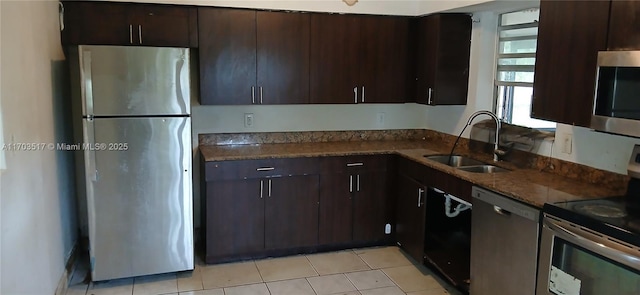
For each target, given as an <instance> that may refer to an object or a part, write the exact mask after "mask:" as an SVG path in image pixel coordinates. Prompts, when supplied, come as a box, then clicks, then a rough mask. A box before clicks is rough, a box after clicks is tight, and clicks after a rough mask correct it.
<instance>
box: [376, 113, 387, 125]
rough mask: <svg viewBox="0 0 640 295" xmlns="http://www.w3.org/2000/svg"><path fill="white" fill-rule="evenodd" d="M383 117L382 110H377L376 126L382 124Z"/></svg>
mask: <svg viewBox="0 0 640 295" xmlns="http://www.w3.org/2000/svg"><path fill="white" fill-rule="evenodd" d="M384 117H385V113H384V112H379V113H377V114H376V124H377V125H378V126H384Z"/></svg>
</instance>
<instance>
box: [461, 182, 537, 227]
mask: <svg viewBox="0 0 640 295" xmlns="http://www.w3.org/2000/svg"><path fill="white" fill-rule="evenodd" d="M471 195H472V197H473V199H474V201H483V202H485V203H488V204H490V205H492V206H493V211H494V212H495V213H497V214H500V215H503V216H511V215H517V216H520V217H523V218H526V219H529V220H531V221H533V222H536V223H537V222H538V221H539V220H540V210H538V209H537V208H534V207H531V206H528V205H525V204H523V203H520V202H518V201H516V200H514V199H512V198H509V197H507V196H503V195H501V194H498V193H495V192H492V191H490V190H487V189H485V188H481V187H477V186H474V187H473V188H472V189H471Z"/></svg>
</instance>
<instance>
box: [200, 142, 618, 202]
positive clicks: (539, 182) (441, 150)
mask: <svg viewBox="0 0 640 295" xmlns="http://www.w3.org/2000/svg"><path fill="white" fill-rule="evenodd" d="M200 152H201V153H202V156H203V159H204V161H207V162H211V161H228V160H250V159H269V158H297V157H322V156H346V155H375V154H395V155H399V156H401V157H404V158H407V159H410V160H413V161H415V162H418V163H421V164H423V165H425V166H428V167H431V168H434V169H438V170H440V171H443V172H445V173H447V174H450V175H454V176H456V177H458V178H461V179H464V180H466V181H469V182H471V183H473V184H474V185H478V186H481V187H484V188H487V189H490V190H493V191H495V192H498V193H501V194H503V195H505V196H508V197H511V198H514V199H517V200H520V201H522V202H525V203H527V204H530V205H532V206H535V207H538V208H540V207H542V205H544V203H555V202H562V201H571V200H582V199H592V198H602V197H609V196H616V195H620V194H623V193H624V189H625V188H619V189H611V188H608V187H606V186H600V185H596V184H590V183H586V182H581V181H579V180H575V179H571V178H567V177H563V176H560V175H557V174H552V173H547V172H542V171H540V170H537V169H530V168H524V169H523V168H518V167H516V166H515V165H513V164H511V163H508V162H498V163H491V162H492V159H491V155H488V154H471V155H468V156H470V157H473V158H476V159H478V160H481V161H484V162H487V163H491V164H494V165H496V166H501V167H503V168H508V169H510V170H511V171H508V172H501V173H471V172H465V171H461V170H458V169H456V168H453V167H449V166H447V165H445V164H440V163H436V162H433V161H429V160H427V159H425V158H424V156H425V155H435V154H448V153H449V148H448V145H444V144H439V143H437V142H433V141H426V140H398V141H394V140H384V141H338V142H313V143H311V142H307V143H274V144H254V145H251V144H243V145H201V146H200Z"/></svg>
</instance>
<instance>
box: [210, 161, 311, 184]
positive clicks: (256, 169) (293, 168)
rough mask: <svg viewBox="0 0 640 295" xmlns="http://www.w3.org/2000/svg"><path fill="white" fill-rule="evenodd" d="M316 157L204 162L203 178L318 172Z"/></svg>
mask: <svg viewBox="0 0 640 295" xmlns="http://www.w3.org/2000/svg"><path fill="white" fill-rule="evenodd" d="M318 166H319V165H318V159H317V158H292V159H263V160H239V161H218V162H206V163H205V179H206V181H211V180H231V179H245V178H261V177H273V176H280V175H282V176H284V175H308V174H318Z"/></svg>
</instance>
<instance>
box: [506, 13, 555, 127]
mask: <svg viewBox="0 0 640 295" xmlns="http://www.w3.org/2000/svg"><path fill="white" fill-rule="evenodd" d="M539 14H540V9H538V8H532V9H526V10H520V11H515V12H509V13H504V14H501V15H500V16H499V18H498V51H497V56H496V79H495V84H496V90H495V95H496V113H497V114H498V117H499V118H501V119H502V120H503V122H506V123H510V124H513V125H519V126H525V127H531V128H536V129H544V130H553V129H555V128H556V123H554V122H549V121H544V120H538V119H533V118H531V96H532V94H533V74H534V68H535V61H536V45H537V38H538V19H539Z"/></svg>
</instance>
